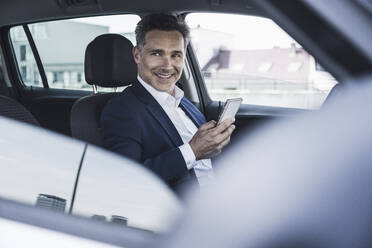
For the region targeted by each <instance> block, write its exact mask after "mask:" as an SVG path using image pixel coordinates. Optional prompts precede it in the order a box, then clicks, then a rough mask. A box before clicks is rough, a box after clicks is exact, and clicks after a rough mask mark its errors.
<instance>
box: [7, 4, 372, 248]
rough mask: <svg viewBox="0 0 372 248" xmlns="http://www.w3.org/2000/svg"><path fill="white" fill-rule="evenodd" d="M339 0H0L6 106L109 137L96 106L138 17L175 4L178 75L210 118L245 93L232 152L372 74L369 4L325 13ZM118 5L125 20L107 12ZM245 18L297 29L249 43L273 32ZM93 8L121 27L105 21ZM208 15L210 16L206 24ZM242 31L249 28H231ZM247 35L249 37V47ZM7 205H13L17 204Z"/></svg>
mask: <svg viewBox="0 0 372 248" xmlns="http://www.w3.org/2000/svg"><path fill="white" fill-rule="evenodd" d="M341 3H342V4H341ZM334 5H335V3H334V2H332V1H329V2H328V1H308V0H298V1H291V0H282V1H275V0H265V1H262V0H261V1H260V0H229V1H224V0H203V1H201V0H178V1H173V0H159V1H149V0H137V1H129V0H124V1H117V0H53V1H43V0H34V1H26V0H18V1H0V115H1V116H5V117H8V118H12V119H16V120H19V121H22V122H25V123H28V124H31V125H33V126H38V127H41V128H43V129H47V130H51V131H53V132H56V133H58V134H62V135H64V136H67V137H71V138H74V139H78V140H81V141H83V142H86V143H88V144H93V145H94V146H98V147H102V141H101V135H100V114H101V111H102V109H103V107H104V105H105V104H106V102H107V101H108V100H109V99H110V98H112V97H113V96H115V95H117V94H120V92H121V91H122V90H123V89H124V88H125V87H127V86H128V85H130V84H131V82H133V81H134V80H136V77H137V67H136V65H135V62H134V60H133V57H132V48H133V46H135V42H134V40H133V37H134V36H133V32H134V27H135V24H136V23H137V21H138V20H139V19H140V18H141V17H142V16H144V15H146V14H149V13H170V14H173V15H175V16H177V18H179V19H182V20H186V21H187V22H188V23H190V26H191V31H192V32H191V33H192V38H191V41H190V44H189V45H188V47H187V50H186V60H185V68H184V71H183V73H182V76H181V78H180V80H179V81H178V83H177V85H178V86H179V87H180V88H181V89H183V91H184V92H185V96H186V97H187V98H189V99H190V101H191V102H192V103H193V104H195V106H197V107H198V108H199V110H200V111H201V112H202V113H203V114H204V115H205V117H206V119H207V121H209V120H216V119H217V118H218V116H219V113H220V111H221V110H222V108H223V105H224V103H225V101H226V100H227V99H228V98H234V97H242V98H243V99H244V100H243V103H242V105H241V106H240V109H239V111H238V113H237V115H236V127H237V128H236V130H235V131H234V133H233V135H232V138H231V144H230V145H229V146H227V147H226V148H225V150H224V151H229V149H234V147H236V145H239V141H240V140H241V139H244V138H246V137H247V135H248V137H249V135H250V134H252V133H254V132H255V131H256V130H257V129H259V128H261V127H263V126H265V125H267V124H269V123H271V122H273V121H277V120H281V119H283V118H291V117H293V116H297V115H302V114H306V113H310V112H313V111H317V110H319V109H321V108H322V107H323V106H327V104H328V102H330V101H332V98H333V96H334V95H338V94H339V92H342V91H343V90H344V88H343V84H344V81H351V80H349V79H355V78H358V77H361V76H364V75H367V74H369V73H371V68H372V47H371V45H370V44H371V43H370V42H369V41H370V38H368V37H367V38H365V37H364V38H363V36H365V34H363V33H360V32H359V31H358V29H356V28H355V27H356V26H359V27H364V28H365V27H370V26H372V21H371V18H370V15H371V11H370V10H371V8H366V5H367V6H370V4H368V3H367V4H366V2H365V1H364V0H355V1H348V0H339V2H338V4H337V11H338V13H342V12H347V11H350V10H351V9H352V10H353V11H354V12H355V13H357V14H356V15H355V16H353V17H351V18H353V19H352V21H350V20H347V18H343V17H342V15H338V14H335V15H333V14H329V15H327V14H326V13H325V11H327V10H328V11H329V9H330V8H333V6H334ZM204 14H206V15H205V16H203V15H204ZM209 14H216V16H215V17H213V16H209ZM116 16H123V19H120V20H124V21H117V22H118V23H115V21H112V20H115V19H110V18H116ZM132 16H134V17H135V18H134V19H133V18H132ZM356 16H358V17H356ZM127 17H128V18H127ZM240 17H242V18H246V19H247V20H250V19H249V18H255V19H254V20H256V21H257V20H260V21H261V20H263V23H265V25H266V24H267V22H270V24H271V25H273V26H275V30H276V29H277V28H278V27H279V28H281V29H282V30H285V33H286V35H287V36H288V37H291V40H290V42H287V43H286V45H285V46H282V45H272V44H271V43H270V44H269V45H268V46H269V48H262V47H261V46H260V45H262V44H253V43H252V44H251V43H249V42H248V41H249V39H252V40H254V39H255V38H257V37H258V38H259V39H261V41H262V43H265V42H263V40H264V41H271V40H275V39H273V38H270V37H267V36H264V35H263V34H261V32H264V30H263V28H262V27H264V26H260V27H259V28H258V30H255V29H254V27H253V26H249V25H248V24H246V23H245V19H244V20H243V19H234V18H240ZM97 18H98V19H99V18H107V20H108V21H107V20H106V24H107V22H110V25H111V24H116V26H125V27H126V30H125V31H122V30H121V29H120V31H116V30H115V27H116V26H115V25H114V27H113V28H111V26H110V28H108V26H109V25H108V24H107V25H106V24H105V22H104V21H102V22H98V21H97V20H98V19H97ZM125 18H127V19H125ZM136 18H137V19H136ZM213 18H216V19H213ZM224 18H226V19H225V20H226V25H230V26H227V29H226V30H227V31H226V30H224V31H221V30H222V29H221V30H219V29H218V28H219V27H218V26H223V22H219V23H217V26H216V25H214V26H213V24H215V23H213V22H216V21H215V20H218V19H220V20H223V19H224ZM229 18H231V19H232V20H235V22H228V19H229ZM133 20H135V21H133ZM194 20H195V22H194ZM252 20H253V19H252ZM309 20H311V22H310V21H309ZM126 21H127V22H126ZM208 21H209V22H210V23H211V25H210V26H208V25H207V24H204V23H207V22H208ZM247 23H248V22H247ZM129 24H130V25H129ZM132 24H133V25H132ZM229 29H230V30H229ZM341 30H342V31H341ZM243 31H245V32H246V33H245V34H244V37H243V36H239V37H238V36H237V38H232V37H233V36H234V35H237V34H239V33H243ZM229 32H231V33H229ZM233 32H235V33H234V34H233ZM270 32H272V33H273V31H268V34H270ZM213 35H215V36H213ZM256 36H257V37H256ZM278 37H279V36H278ZM288 39H289V38H288ZM330 41H332V42H330ZM223 42H225V43H223ZM248 44H250V45H252V47H248V46H247V47H246V48H244V46H246V45H248ZM202 45H205V46H202ZM234 45H236V47H234ZM242 47H243V48H242ZM207 50H208V51H207ZM252 56H256V57H254V59H251V57H252ZM66 58H67V59H66ZM280 59H282V60H280ZM283 61H284V62H283ZM280 68H281V69H280ZM301 73H305V74H301ZM288 99H290V100H288ZM84 149H86V147H85V148H84ZM84 155H85V150H84V153H83V156H84ZM223 155H224V153H221V155H220V156H219V157H217V158H216V160H218V159H220V158H221V157H223ZM92 157H93V156H92ZM92 160H93V159H92ZM81 161H82V160H81ZM81 161H80V167H79V168H81V166H82V164H81V163H82V162H81ZM102 163H104V162H102ZM79 170H80V169H79ZM74 172H75V171H74ZM79 172H80V171H79ZM79 172H78V173H79ZM87 181H89V180H87ZM75 184H77V181H76V182H75ZM75 186H76V185H75ZM75 190H76V188H75ZM6 204H7V205H9V206H11V207H9V206H8V208H7V211H8V209H11V208H12V206H13V205H12V204H13V203H11V202H10V203H9V202H7V203H6ZM36 211H37V210H36ZM0 212H1V211H0ZM0 217H2V216H1V214H0ZM96 217H97V216H96ZM99 217H100V216H98V218H99ZM56 218H59V217H56ZM15 219H16V218H15ZM51 225H53V224H51ZM97 228H98V229H97V230H98V232H99V230H101V229H102V227H97ZM57 229H58V228H57ZM64 229H66V228H64ZM77 229H78V228H77ZM97 230H96V231H94V232H92V233H90V234H89V235H87V236H88V238H91V237H93V236H94V235H95V234H96V233H98V232H97ZM102 230H103V229H102ZM64 232H66V230H64ZM67 232H68V231H67ZM115 235H116V234H115ZM118 236H120V235H119V234H117V235H116V236H115V237H118ZM93 239H94V238H93ZM99 240H101V241H102V240H103V241H104V242H106V241H105V240H106V238H99ZM123 242H124V241H123ZM123 242H122V241H121V240H119V241H114V242H111V243H113V244H115V245H122V244H123ZM128 242H129V243H131V241H128V240H126V241H125V242H124V243H126V244H127V243H128ZM131 246H132V245H131ZM133 247H135V246H134V245H133Z"/></svg>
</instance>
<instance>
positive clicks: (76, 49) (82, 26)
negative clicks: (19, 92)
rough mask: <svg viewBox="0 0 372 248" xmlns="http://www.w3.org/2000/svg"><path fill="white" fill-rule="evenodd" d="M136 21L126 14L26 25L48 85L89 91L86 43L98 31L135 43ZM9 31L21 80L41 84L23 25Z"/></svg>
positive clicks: (27, 83) (99, 33) (104, 89)
mask: <svg viewBox="0 0 372 248" xmlns="http://www.w3.org/2000/svg"><path fill="white" fill-rule="evenodd" d="M139 20H140V17H139V16H137V15H129V14H128V15H118V16H100V17H87V18H77V19H69V20H61V21H50V22H41V23H35V24H30V25H28V27H29V29H30V32H31V34H32V37H33V39H34V42H35V45H36V47H37V50H38V53H39V55H40V59H41V61H42V64H43V67H44V70H45V74H46V77H47V80H48V84H49V87H50V88H60V89H77V90H89V91H91V90H92V87H91V86H90V85H88V84H87V83H86V82H85V76H84V55H85V49H86V47H87V45H88V44H89V42H91V41H92V40H93V39H94V38H96V37H97V36H99V35H101V34H106V33H118V34H121V35H123V36H125V37H126V38H128V39H129V40H130V41H132V43H135V36H134V29H135V26H136V24H137V22H138V21H139ZM10 33H11V38H12V42H13V47H14V51H15V54H16V58H17V62H18V67H19V71H20V75H21V78H22V81H23V82H24V84H25V85H27V86H40V87H42V84H41V79H40V74H39V72H38V71H37V66H36V64H35V59H34V57H33V54H32V51H31V49H30V46H29V44H28V41H27V38H26V36H25V34H24V31H23V28H22V27H21V26H18V27H13V28H11V31H10ZM100 90H101V91H113V90H114V89H112V88H100ZM119 90H120V89H119Z"/></svg>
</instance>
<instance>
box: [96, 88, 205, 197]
mask: <svg viewBox="0 0 372 248" xmlns="http://www.w3.org/2000/svg"><path fill="white" fill-rule="evenodd" d="M180 107H181V108H182V109H183V110H184V112H185V113H186V114H187V115H188V117H189V118H190V119H191V120H192V121H193V122H194V124H195V125H196V126H197V127H199V126H200V125H202V124H204V123H205V122H206V120H205V118H204V116H203V114H202V113H201V112H200V111H199V110H198V109H197V108H196V107H195V106H194V105H193V104H192V103H191V102H190V101H189V100H188V99H187V98H185V97H183V98H182V100H181V103H180ZM101 134H102V138H103V144H104V147H106V148H108V149H109V150H112V151H114V152H117V153H120V154H122V155H124V156H126V157H129V158H132V159H134V160H135V161H137V162H140V163H142V164H144V166H145V167H147V168H148V169H150V170H152V171H153V172H155V173H156V174H157V175H158V176H159V177H161V178H162V179H163V180H164V181H165V182H166V183H167V184H168V185H169V186H170V187H171V188H172V189H174V190H175V191H176V192H177V193H178V190H179V189H180V188H181V186H183V184H184V183H185V182H189V181H195V179H196V177H195V173H194V170H191V171H189V170H188V169H187V167H186V163H185V160H184V158H183V156H182V153H181V151H180V150H179V149H178V147H179V146H181V145H183V141H182V139H181V137H180V135H179V134H178V132H177V129H176V128H175V126H174V125H173V123H172V121H171V120H170V119H169V117H168V115H167V114H166V113H165V111H164V110H163V108H162V107H161V106H160V104H159V103H158V102H157V101H156V100H155V98H154V97H153V96H152V95H151V94H150V93H149V92H148V91H147V90H146V89H145V88H144V87H143V86H142V85H141V84H140V83H139V82H135V83H133V84H132V86H130V87H128V88H126V89H125V90H124V91H123V92H122V93H120V95H119V96H117V97H114V98H112V99H111V100H110V101H109V102H108V103H107V104H106V106H105V107H104V110H103V112H102V115H101Z"/></svg>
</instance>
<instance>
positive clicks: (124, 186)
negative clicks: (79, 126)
mask: <svg viewBox="0 0 372 248" xmlns="http://www.w3.org/2000/svg"><path fill="white" fill-rule="evenodd" d="M108 155H112V156H108ZM73 213H74V214H79V215H83V216H86V217H90V218H92V219H96V220H99V221H104V222H110V223H115V224H117V225H122V226H129V227H134V228H140V229H143V230H148V231H151V232H158V233H164V232H167V231H169V228H170V227H171V225H172V223H173V222H174V221H175V219H176V218H177V217H179V216H180V214H181V213H182V205H181V204H180V202H179V200H178V198H177V197H176V196H175V195H174V193H173V192H172V191H171V190H170V189H169V188H168V187H167V186H166V185H165V184H164V183H163V181H161V180H160V179H159V178H158V177H156V176H155V175H154V174H153V173H151V172H150V171H148V170H147V169H146V168H144V167H143V166H141V165H139V164H136V163H134V162H132V161H131V160H129V159H126V158H123V157H121V156H119V155H116V154H115V155H113V154H108V153H104V152H102V150H100V149H98V148H95V147H92V146H89V147H88V149H87V151H86V154H85V157H84V163H83V166H82V169H81V173H80V177H79V186H78V188H77V192H76V198H75V203H74V208H73Z"/></svg>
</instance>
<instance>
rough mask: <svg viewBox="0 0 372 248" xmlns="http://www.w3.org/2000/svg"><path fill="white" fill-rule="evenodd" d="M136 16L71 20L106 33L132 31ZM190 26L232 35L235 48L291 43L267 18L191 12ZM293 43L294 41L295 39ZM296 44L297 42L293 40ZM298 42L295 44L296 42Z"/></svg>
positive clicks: (268, 46)
mask: <svg viewBox="0 0 372 248" xmlns="http://www.w3.org/2000/svg"><path fill="white" fill-rule="evenodd" d="M139 20H140V18H139V17H138V16H137V15H114V16H103V17H89V18H80V19H75V20H74V21H78V22H84V23H92V24H98V25H104V26H108V27H109V28H110V32H112V33H119V32H133V31H134V28H135V26H136V24H137V22H138V21H139ZM186 20H187V23H188V24H189V26H190V27H191V28H196V27H197V26H198V25H200V27H202V28H205V29H210V30H215V31H220V32H224V33H230V34H231V35H232V36H233V37H234V45H235V46H234V48H235V49H247V48H248V49H264V48H272V47H273V46H279V47H290V44H291V43H293V42H295V41H294V40H293V39H292V38H291V37H290V36H288V35H287V34H286V33H285V32H284V31H282V29H280V28H279V27H278V26H277V25H276V24H275V23H274V22H272V21H271V20H269V19H266V18H261V17H249V16H242V15H232V14H209V13H195V14H190V15H188V17H187V18H186ZM295 43H296V42H295ZM296 44H297V43H296ZM297 45H298V44H297Z"/></svg>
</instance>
